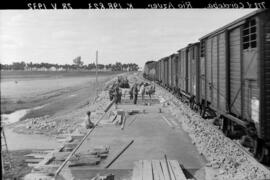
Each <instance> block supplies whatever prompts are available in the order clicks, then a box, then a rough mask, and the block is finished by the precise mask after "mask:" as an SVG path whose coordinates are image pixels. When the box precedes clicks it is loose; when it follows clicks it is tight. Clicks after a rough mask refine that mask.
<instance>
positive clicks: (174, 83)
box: [171, 54, 178, 92]
mask: <svg viewBox="0 0 270 180" xmlns="http://www.w3.org/2000/svg"><path fill="white" fill-rule="evenodd" d="M171 59H172V60H171V61H172V70H171V71H172V82H171V86H172V89H173V90H174V92H175V91H176V88H177V84H178V77H177V71H178V61H177V60H178V59H177V54H172V55H171Z"/></svg>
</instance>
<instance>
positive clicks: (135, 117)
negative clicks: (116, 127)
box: [128, 115, 137, 126]
mask: <svg viewBox="0 0 270 180" xmlns="http://www.w3.org/2000/svg"><path fill="white" fill-rule="evenodd" d="M136 119H137V116H136V115H135V116H134V118H133V119H132V120H131V121H130V123H129V124H128V126H130V125H131V124H132V123H133V122H134V121H135V120H136Z"/></svg>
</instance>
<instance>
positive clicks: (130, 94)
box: [129, 85, 134, 100]
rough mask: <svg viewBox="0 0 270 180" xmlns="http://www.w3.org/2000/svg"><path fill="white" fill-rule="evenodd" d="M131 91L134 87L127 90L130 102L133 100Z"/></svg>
mask: <svg viewBox="0 0 270 180" xmlns="http://www.w3.org/2000/svg"><path fill="white" fill-rule="evenodd" d="M133 89H134V85H133V86H132V87H131V88H130V90H129V99H130V100H132V99H133Z"/></svg>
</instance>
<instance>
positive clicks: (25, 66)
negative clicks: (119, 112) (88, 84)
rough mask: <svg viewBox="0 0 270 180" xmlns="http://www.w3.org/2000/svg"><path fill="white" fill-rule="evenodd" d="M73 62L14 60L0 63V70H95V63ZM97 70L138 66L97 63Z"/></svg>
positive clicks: (124, 69) (128, 68)
mask: <svg viewBox="0 0 270 180" xmlns="http://www.w3.org/2000/svg"><path fill="white" fill-rule="evenodd" d="M73 63H74V64H64V65H61V64H51V63H43V62H42V63H32V62H30V63H25V62H23V61H22V62H14V63H12V64H0V69H1V70H26V71H69V70H95V69H96V64H95V63H91V64H88V65H86V64H85V65H84V64H83V62H82V61H76V60H74V61H73ZM97 67H98V69H99V70H102V71H138V69H139V66H138V65H137V64H135V63H127V64H122V63H120V62H116V63H115V64H106V65H104V64H98V65H97Z"/></svg>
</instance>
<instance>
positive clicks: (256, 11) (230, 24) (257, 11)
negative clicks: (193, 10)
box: [199, 9, 267, 40]
mask: <svg viewBox="0 0 270 180" xmlns="http://www.w3.org/2000/svg"><path fill="white" fill-rule="evenodd" d="M266 10H267V9H258V10H255V11H253V12H251V13H249V14H247V15H245V16H243V17H241V18H239V19H236V20H235V21H233V22H231V23H229V24H227V25H225V26H222V27H221V28H219V29H217V30H215V31H213V32H211V33H208V34H206V35H205V36H203V37H201V38H200V39H199V40H202V39H205V38H206V37H209V36H211V35H213V34H217V33H218V32H220V31H223V30H224V29H227V28H229V27H231V26H235V25H237V24H238V23H240V22H241V21H244V20H245V19H248V18H250V17H252V16H255V15H257V14H259V13H261V12H264V11H266Z"/></svg>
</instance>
